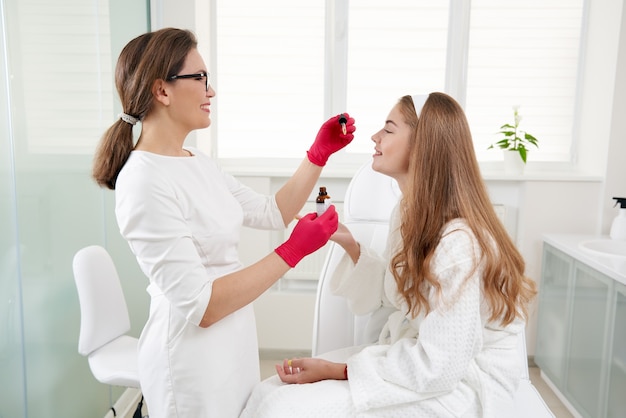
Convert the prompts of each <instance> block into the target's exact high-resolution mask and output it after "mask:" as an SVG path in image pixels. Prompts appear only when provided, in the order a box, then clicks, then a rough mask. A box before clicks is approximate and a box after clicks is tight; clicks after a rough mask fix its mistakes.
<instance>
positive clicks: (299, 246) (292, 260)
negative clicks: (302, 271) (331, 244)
mask: <svg viewBox="0 0 626 418" xmlns="http://www.w3.org/2000/svg"><path fill="white" fill-rule="evenodd" d="M338 224H339V215H337V211H336V210H335V206H334V205H330V206H329V207H328V209H326V212H324V213H323V214H322V215H321V216H317V214H316V213H315V212H313V213H309V214H307V215H306V216H303V217H302V218H300V220H299V221H298V223H297V225H296V226H295V228H294V229H293V231H292V232H291V236H290V237H289V239H288V240H287V241H285V242H284V243H283V244H281V245H280V246H279V247H277V248H276V249H275V250H274V251H276V254H278V255H279V256H280V257H281V258H282V259H283V260H285V262H286V263H287V264H289V266H290V267H292V268H293V267H295V266H296V264H298V262H300V260H302V259H303V258H304V257H306V256H307V255H309V254H311V253H313V252H315V251H317V250H319V249H320V248H322V247H323V246H324V244H326V243H327V242H328V239H329V238H330V236H331V235H332V234H334V233H335V231H337V226H338Z"/></svg>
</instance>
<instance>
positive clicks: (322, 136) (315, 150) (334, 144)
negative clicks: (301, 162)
mask: <svg viewBox="0 0 626 418" xmlns="http://www.w3.org/2000/svg"><path fill="white" fill-rule="evenodd" d="M342 118H345V121H346V122H345V125H346V133H345V134H344V133H343V126H342V124H341V123H340V120H341V119H342ZM355 130H356V126H354V118H351V117H350V115H348V114H347V113H342V114H340V115H337V116H333V117H332V118H330V119H328V120H327V121H326V122H324V124H323V125H322V127H321V128H320V130H319V132H318V133H317V136H316V137H315V142H313V145H311V148H310V149H309V150H308V151H307V156H308V158H309V161H311V162H312V163H313V164H315V165H318V166H320V167H323V166H324V165H326V161H328V157H330V155H331V154H333V153H334V152H337V151H339V150H340V149H342V148H343V147H345V146H346V145H348V144H349V143H350V142H351V141H352V140H353V139H354V131H355Z"/></svg>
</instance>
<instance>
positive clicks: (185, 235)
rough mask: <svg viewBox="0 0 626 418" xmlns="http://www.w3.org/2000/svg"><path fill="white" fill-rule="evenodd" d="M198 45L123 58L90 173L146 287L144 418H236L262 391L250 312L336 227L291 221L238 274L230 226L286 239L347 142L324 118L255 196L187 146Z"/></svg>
mask: <svg viewBox="0 0 626 418" xmlns="http://www.w3.org/2000/svg"><path fill="white" fill-rule="evenodd" d="M196 45H197V44H196V39H195V37H194V35H193V34H192V33H191V32H189V31H186V30H180V29H173V28H167V29H162V30H159V31H155V32H151V33H146V34H143V35H141V36H139V37H137V38H135V39H133V40H131V41H130V42H129V43H128V44H127V45H126V46H125V47H124V49H123V50H122V52H121V54H120V57H119V60H118V63H117V67H116V72H115V82H116V86H117V90H118V93H119V96H120V100H121V103H122V107H123V113H121V114H120V119H119V120H117V121H116V122H115V123H114V124H113V125H112V126H111V127H110V128H109V129H108V130H107V131H106V133H105V134H104V135H103V137H102V139H101V143H100V145H99V148H98V150H97V153H96V156H95V161H94V167H93V177H94V178H95V180H96V181H97V183H98V184H99V185H100V186H102V187H107V188H109V189H114V190H115V199H116V206H115V213H116V217H117V222H118V225H119V228H120V232H121V234H122V235H123V236H124V238H125V239H126V240H127V241H128V243H129V245H130V248H131V250H132V252H133V253H134V254H135V256H136V258H137V262H138V263H139V266H140V267H141V269H142V271H143V272H144V273H145V274H146V276H147V277H148V278H149V285H148V289H147V290H148V293H149V294H150V297H151V303H150V314H149V318H148V321H147V323H146V324H145V326H144V329H143V331H142V333H141V337H140V341H139V377H140V382H141V390H142V392H143V394H144V396H145V398H146V402H147V405H148V409H149V413H150V416H151V417H152V418H161V417H167V418H172V417H184V418H189V417H203V418H208V417H217V418H231V417H232V418H234V417H237V416H238V415H239V413H240V412H241V410H242V409H243V406H244V404H245V402H246V400H247V398H248V396H249V394H250V392H251V390H252V388H253V386H254V384H255V383H257V382H258V381H259V379H260V377H259V376H260V372H259V362H258V347H257V336H256V326H255V320H254V313H253V310H252V305H251V302H252V301H253V300H254V299H256V298H257V297H258V296H259V295H261V294H262V293H263V292H264V291H265V290H267V289H268V288H269V287H270V286H272V285H273V284H274V283H275V282H276V280H278V279H279V278H280V277H281V276H283V275H284V274H285V273H286V272H287V271H288V270H289V269H290V268H292V267H294V266H295V265H296V264H297V263H298V262H299V261H300V260H301V259H302V258H303V257H305V256H306V255H308V254H310V253H312V252H314V251H316V250H317V249H319V248H320V247H322V246H323V245H324V244H325V243H326V242H327V240H328V239H329V237H330V236H331V234H333V233H334V232H335V231H336V229H337V224H338V217H337V213H336V211H335V208H334V207H332V206H331V207H330V208H329V209H328V210H327V211H326V212H325V213H324V214H323V215H321V216H319V217H318V216H317V215H316V214H314V213H312V214H308V215H306V216H304V217H302V218H301V219H300V220H299V221H298V223H297V225H296V226H295V228H294V230H293V233H292V234H291V236H290V237H289V239H288V240H287V241H285V242H284V243H283V244H282V245H280V246H279V247H277V248H276V249H275V250H274V251H272V252H271V253H270V254H268V255H267V256H266V257H264V258H263V259H261V260H260V261H258V262H256V263H254V264H252V265H250V266H247V267H244V266H242V264H241V263H240V261H239V259H238V252H237V246H238V241H239V232H240V229H241V226H242V225H244V226H248V227H253V228H261V229H284V228H285V227H286V225H287V224H289V223H290V222H291V221H292V220H293V219H294V217H295V216H296V215H297V213H298V211H299V210H300V209H301V208H302V207H303V205H304V203H305V202H306V200H307V198H308V197H309V195H310V194H311V191H312V189H313V187H314V186H315V184H316V181H317V179H318V178H319V175H320V173H321V171H322V167H323V166H324V164H325V163H326V161H327V159H328V157H329V156H330V155H331V154H332V153H334V152H335V151H337V150H339V149H341V148H343V147H344V146H346V145H347V144H348V143H349V142H350V141H351V140H352V139H353V137H354V135H353V133H354V131H355V126H354V119H352V118H350V117H349V116H348V115H345V116H346V117H345V122H344V120H342V122H344V123H345V125H346V130H345V132H344V131H343V130H342V125H341V123H340V122H339V120H340V118H339V116H336V117H333V118H330V119H329V120H328V121H327V122H325V123H324V124H323V125H322V127H321V128H320V130H319V132H318V134H317V136H316V138H315V140H314V142H313V145H312V146H311V148H310V149H309V150H308V152H307V158H305V159H304V160H303V162H302V163H301V165H300V166H299V168H298V169H297V171H296V172H295V174H294V175H293V176H292V177H291V178H290V179H289V180H287V182H286V183H285V184H284V186H283V187H282V188H281V189H280V190H279V191H278V192H277V193H276V195H275V196H263V195H260V194H258V193H256V192H254V191H253V190H251V189H250V188H248V187H246V186H244V185H243V184H241V183H240V182H239V181H238V180H236V179H235V178H234V177H233V176H231V175H229V174H227V173H224V172H223V171H221V170H220V168H219V167H218V165H217V164H216V162H215V161H214V160H212V159H211V158H209V157H208V156H206V155H204V154H203V153H202V152H200V151H199V150H198V149H196V148H193V147H188V146H184V141H185V138H186V137H187V135H188V134H189V133H190V132H191V131H193V130H195V129H202V128H206V127H208V126H209V125H210V123H211V119H210V113H211V100H212V99H213V97H214V96H215V91H214V90H213V88H212V87H211V85H210V84H209V76H208V73H207V69H206V65H205V63H204V61H203V59H202V57H201V56H200V54H199V53H198V50H197V47H196ZM242 118H245V116H242ZM137 122H141V134H140V135H139V138H138V139H137V141H136V143H135V142H134V140H133V125H134V124H136V123H137Z"/></svg>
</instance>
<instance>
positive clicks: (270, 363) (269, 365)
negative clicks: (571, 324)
mask: <svg viewBox="0 0 626 418" xmlns="http://www.w3.org/2000/svg"><path fill="white" fill-rule="evenodd" d="M272 357H274V358H272ZM285 357H291V356H290V355H285V356H271V355H262V358H261V378H262V379H265V378H266V377H269V376H272V375H274V374H276V370H275V368H274V365H275V364H279V363H280V362H281V361H282V359H283V358H285ZM529 374H530V380H531V381H532V382H533V385H534V386H535V387H536V388H537V391H539V393H540V394H541V397H542V398H543V400H544V401H545V403H546V405H548V407H549V408H550V410H552V412H553V413H554V415H555V416H556V418H574V416H573V415H572V414H571V413H570V412H569V411H568V410H567V408H566V407H565V405H563V403H562V402H561V401H560V400H559V398H558V397H557V396H556V395H555V394H554V392H553V391H552V389H550V387H549V386H548V385H547V384H546V382H544V381H543V379H542V378H541V375H540V370H539V368H537V367H531V368H529Z"/></svg>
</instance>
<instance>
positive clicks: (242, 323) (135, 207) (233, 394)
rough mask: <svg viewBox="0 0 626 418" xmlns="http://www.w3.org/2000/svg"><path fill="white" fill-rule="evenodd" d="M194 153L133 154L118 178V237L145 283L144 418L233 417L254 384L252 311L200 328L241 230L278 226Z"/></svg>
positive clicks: (276, 214) (271, 206) (254, 197)
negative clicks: (147, 298)
mask: <svg viewBox="0 0 626 418" xmlns="http://www.w3.org/2000/svg"><path fill="white" fill-rule="evenodd" d="M191 151H192V152H193V153H194V156H193V157H169V156H163V155H157V154H153V153H149V152H142V151H133V152H132V153H131V155H130V158H129V159H128V161H127V162H126V164H125V165H124V168H123V169H122V171H121V172H120V175H119V177H118V180H117V185H116V193H115V196H116V215H117V220H118V224H119V227H120V231H121V233H122V235H123V236H124V238H126V240H127V241H128V243H129V245H130V248H131V249H132V251H133V253H134V254H135V256H136V257H137V262H138V263H139V266H140V267H141V269H142V271H143V272H144V273H145V275H146V276H147V277H148V278H149V280H150V284H149V286H148V293H149V294H150V297H151V302H150V316H149V318H148V321H147V323H146V324H145V326H144V329H143V331H142V333H141V337H140V339H139V378H140V382H141V389H142V392H143V393H144V395H145V397H146V401H147V404H148V409H149V412H150V417H151V418H174V417H180V418H191V417H194V418H195V417H202V418H211V417H215V418H236V417H237V416H238V415H239V414H240V412H241V410H242V409H243V407H244V405H245V402H246V400H247V399H248V397H249V395H250V392H251V391H252V388H253V387H254V385H255V384H256V383H258V382H259V380H260V373H259V358H258V347H257V335H256V324H255V320H254V312H253V310H252V306H251V305H248V306H245V307H243V308H241V309H239V310H238V311H236V312H233V313H232V314H230V315H228V316H226V317H225V318H223V319H222V320H220V321H218V322H217V323H215V324H213V325H211V326H210V327H208V328H200V327H199V326H198V324H199V323H200V321H201V320H202V316H203V314H204V312H205V310H206V308H207V305H208V303H209V300H210V298H211V293H212V283H213V281H214V280H215V279H216V278H218V277H221V276H224V275H226V274H228V273H231V272H233V271H235V270H238V269H240V268H241V267H242V266H241V263H240V261H239V257H238V249H237V246H238V243H239V233H240V230H241V226H242V225H246V226H250V227H256V228H267V229H279V228H284V223H283V220H282V216H281V214H280V211H279V210H278V207H277V205H276V201H275V200H274V198H273V197H271V196H262V195H259V194H258V193H256V192H254V191H253V190H251V189H249V188H248V187H246V186H244V185H243V184H241V183H240V182H238V181H237V180H235V178H233V177H232V176H230V175H228V174H226V173H224V172H222V171H221V170H220V169H219V167H218V166H217V165H216V164H215V162H214V161H213V160H211V159H210V158H208V157H207V156H206V155H203V154H202V153H200V152H199V151H198V150H196V149H191ZM134 280H139V278H135V279H134Z"/></svg>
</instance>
